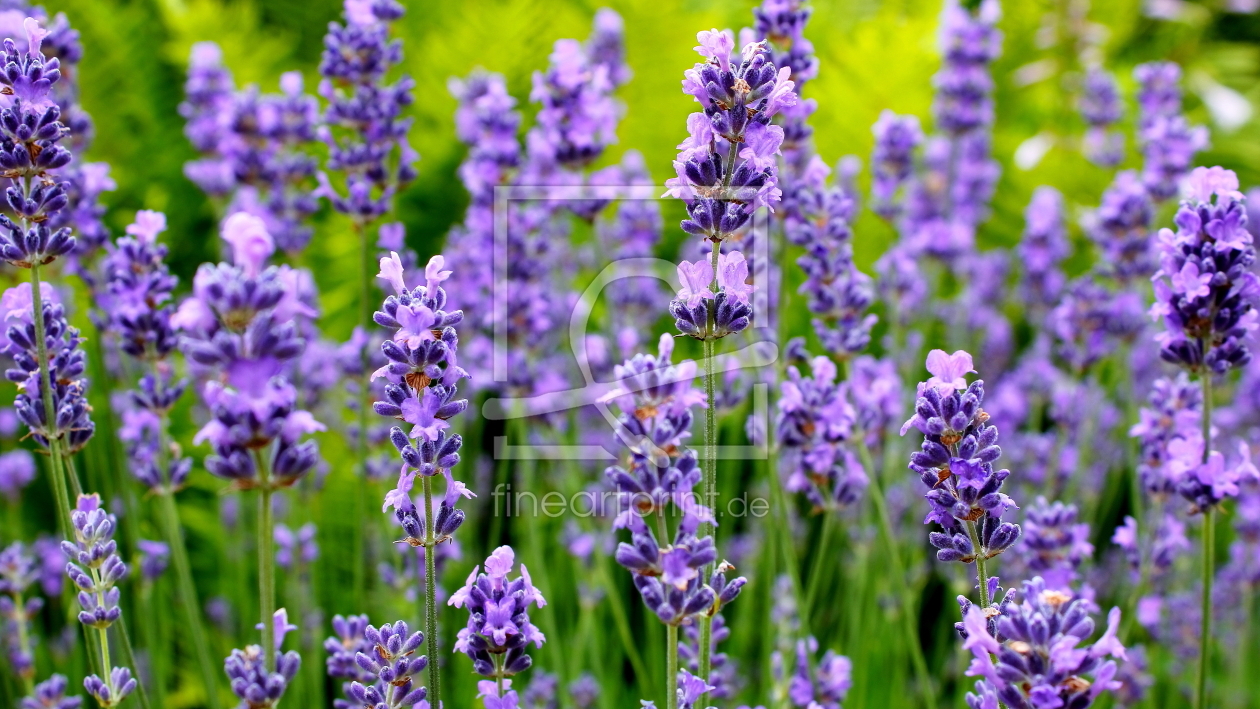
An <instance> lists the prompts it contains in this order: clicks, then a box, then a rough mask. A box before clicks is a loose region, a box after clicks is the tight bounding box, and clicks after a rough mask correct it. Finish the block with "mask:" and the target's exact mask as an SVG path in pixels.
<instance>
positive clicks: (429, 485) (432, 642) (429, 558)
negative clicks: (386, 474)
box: [420, 475, 503, 707]
mask: <svg viewBox="0 0 1260 709" xmlns="http://www.w3.org/2000/svg"><path fill="white" fill-rule="evenodd" d="M420 485H421V487H422V488H423V489H424V638H425V641H426V642H427V643H428V645H429V647H428V650H427V652H428V654H429V658H430V659H429V706H432V707H440V706H442V704H441V697H442V685H441V681H440V677H439V676H438V665H439V663H438V658H439V657H440V655H439V654H438V627H437V565H436V563H435V561H436V560H435V559H434V556H436V554H437V537H436V535H435V533H434V531H435V530H434V527H435V526H436V520H435V519H434V512H433V479H432V477H431V476H428V475H421V476H420ZM496 657H498V656H497V655H496ZM496 674H498V675H499V679H498V682H499V696H503V675H502V672H498V673H496Z"/></svg>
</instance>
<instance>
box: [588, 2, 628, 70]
mask: <svg viewBox="0 0 1260 709" xmlns="http://www.w3.org/2000/svg"><path fill="white" fill-rule="evenodd" d="M585 49H586V54H587V56H589V57H590V58H591V62H592V63H593V64H595V65H596V66H602V67H604V71H605V72H606V73H607V75H608V81H609V82H611V83H612V85H613V87H618V86H623V85H625V84H626V83H628V82H629V81H630V77H631V76H633V72H631V71H630V67H629V65H627V64H626V46H625V22H623V21H622V19H621V15H618V14H617V12H616V11H615V10H613V9H611V8H607V7H601V8H599V9H598V10H596V11H595V26H594V28H593V29H592V30H591V36H590V37H589V38H588V39H587V40H586V47H585Z"/></svg>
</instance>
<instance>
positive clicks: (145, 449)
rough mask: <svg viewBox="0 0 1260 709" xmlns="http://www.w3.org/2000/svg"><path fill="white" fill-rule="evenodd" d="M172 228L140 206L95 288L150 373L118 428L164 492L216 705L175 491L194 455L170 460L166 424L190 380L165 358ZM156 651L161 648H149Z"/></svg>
mask: <svg viewBox="0 0 1260 709" xmlns="http://www.w3.org/2000/svg"><path fill="white" fill-rule="evenodd" d="M165 230H166V215H164V214H162V213H161V212H151V211H141V212H139V213H137V214H136V220H135V223H133V224H131V225H130V226H128V227H127V236H125V237H123V238H120V239H119V240H118V242H117V243H116V244H115V248H114V250H113V251H112V252H111V253H110V254H109V255H108V256H107V257H106V258H105V259H104V261H103V262H102V271H103V275H104V277H105V287H104V288H103V289H102V290H101V291H100V292H99V293H98V294H97V306H98V307H99V309H100V311H101V313H102V315H101V321H102V325H103V326H104V327H102V329H103V330H104V329H107V330H108V331H110V332H113V333H116V334H117V336H118V338H119V347H120V349H121V350H122V351H123V352H124V353H126V354H127V355H129V356H131V357H133V358H135V359H136V360H137V361H138V362H139V363H140V364H141V365H142V366H143V367H144V368H145V369H146V370H147V371H146V372H145V373H144V374H143V375H142V376H141V377H140V381H139V386H138V388H137V389H135V390H132V391H130V392H128V395H129V400H128V401H127V404H126V406H127V409H126V410H125V411H124V412H123V422H124V423H123V427H122V429H121V430H120V431H119V436H120V437H121V438H122V440H123V442H124V444H125V448H126V451H127V456H128V458H129V460H130V463H131V466H130V467H131V471H132V474H133V475H135V477H136V479H137V480H139V481H140V482H141V483H143V484H144V485H145V486H146V487H148V488H149V491H150V492H151V493H152V494H154V495H156V496H157V497H158V498H159V507H160V511H161V515H162V527H163V532H164V533H165V534H166V539H167V544H168V546H169V548H170V550H171V556H172V559H173V561H174V564H175V576H176V582H177V585H176V588H177V591H178V593H179V597H180V605H182V606H183V607H184V614H185V622H186V623H187V624H188V625H187V627H188V630H189V634H190V636H191V639H192V641H193V648H194V650H195V652H196V655H197V664H198V667H199V669H200V670H201V676H202V682H203V683H204V685H205V690H206V701H207V704H208V705H209V706H210V707H211V709H217V708H218V706H219V696H218V691H217V689H216V687H215V677H216V675H215V669H214V665H213V664H212V660H211V657H210V646H209V643H208V642H207V640H206V633H205V627H204V625H203V622H202V618H201V613H200V610H199V609H200V608H201V603H200V602H199V600H198V598H197V589H196V586H195V585H194V583H193V578H192V569H191V566H190V564H189V562H188V551H187V547H186V546H185V541H184V532H183V525H182V524H181V523H180V519H179V507H178V505H177V504H176V503H175V493H176V492H178V491H179V490H180V489H182V488H183V487H184V484H185V483H186V481H187V479H188V474H189V472H190V471H191V470H192V458H189V457H182V458H174V459H169V458H170V456H171V452H172V447H171V444H170V441H169V440H168V435H167V427H168V419H169V417H170V411H171V408H172V407H173V406H174V405H175V403H176V401H177V400H178V399H179V398H180V396H182V395H183V393H184V389H185V388H186V386H187V383H186V382H185V381H182V380H176V379H175V376H174V372H173V371H172V367H171V365H170V364H169V362H167V358H168V356H169V355H170V354H171V352H172V351H174V349H175V346H176V344H177V341H178V338H177V336H176V333H175V329H174V327H172V325H171V316H172V315H173V313H174V308H173V306H172V305H171V303H170V300H171V293H172V291H173V290H174V288H175V285H176V283H177V279H176V278H175V277H174V276H172V275H171V273H170V271H169V270H168V269H167V267H166V264H165V259H166V254H167V249H166V246H165V245H162V244H159V243H158V242H157V238H158V234H160V233H161V232H163V231H165ZM151 651H156V649H155V648H151Z"/></svg>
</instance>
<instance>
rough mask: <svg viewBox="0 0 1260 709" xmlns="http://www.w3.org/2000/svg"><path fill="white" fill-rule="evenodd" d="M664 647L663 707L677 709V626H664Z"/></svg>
mask: <svg viewBox="0 0 1260 709" xmlns="http://www.w3.org/2000/svg"><path fill="white" fill-rule="evenodd" d="M665 645H666V651H665V706H666V707H667V708H668V709H678V626H676V625H667V626H665ZM702 649H703V647H702Z"/></svg>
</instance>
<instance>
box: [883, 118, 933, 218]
mask: <svg viewBox="0 0 1260 709" xmlns="http://www.w3.org/2000/svg"><path fill="white" fill-rule="evenodd" d="M871 131H872V132H873V133H874V134H875V147H874V148H873V149H872V150H871V171H872V177H871V202H872V204H871V209H872V210H874V212H875V213H876V214H878V215H879V216H881V217H883V218H884V219H895V218H896V217H897V216H898V215H899V214H900V213H901V202H900V195H899V193H900V192H901V189H902V188H903V187H904V186H905V185H906V182H907V181H908V180H909V179H910V177H911V175H912V174H913V173H914V153H915V151H916V150H917V149H918V148H919V146H920V145H921V144H922V143H923V130H922V129H921V128H919V117H918V116H899V115H897V114H896V113H893V112H892V111H890V110H888V109H884V112H883V113H880V114H879V120H878V121H875V125H873V126H872V127H871Z"/></svg>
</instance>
